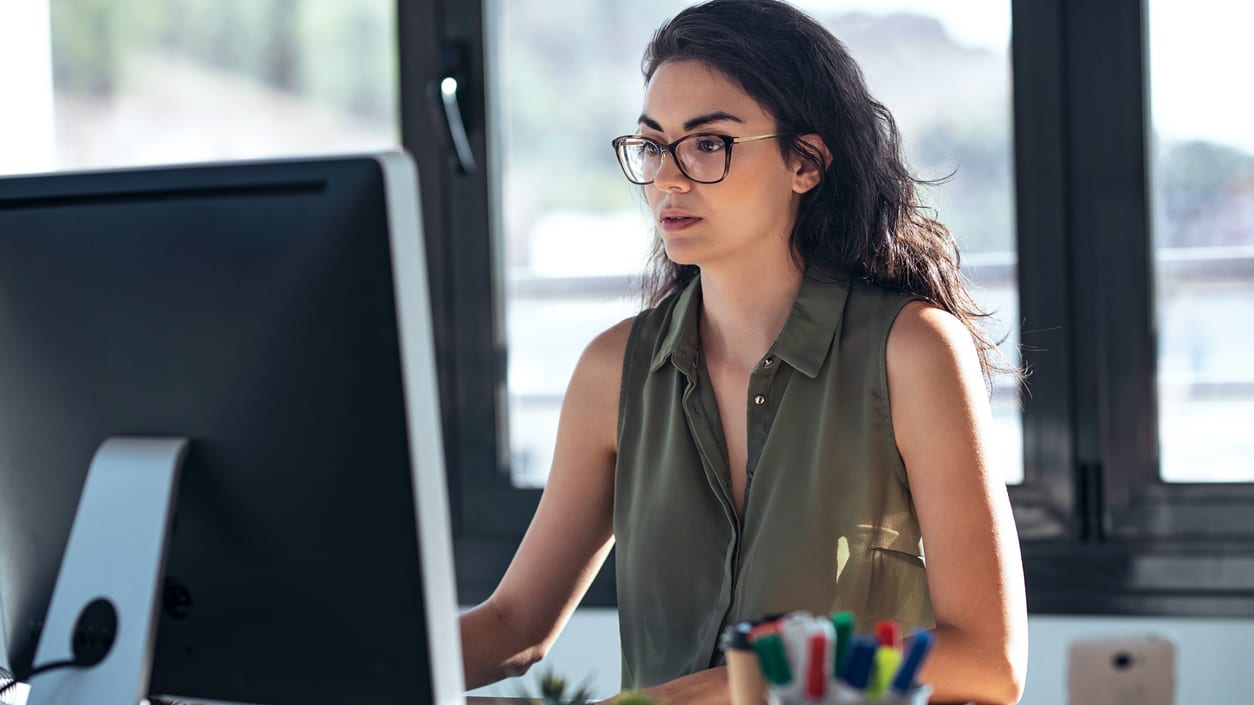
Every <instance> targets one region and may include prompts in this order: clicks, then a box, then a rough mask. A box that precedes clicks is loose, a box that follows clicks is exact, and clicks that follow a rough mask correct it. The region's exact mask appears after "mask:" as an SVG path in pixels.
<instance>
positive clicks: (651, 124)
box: [636, 110, 744, 132]
mask: <svg viewBox="0 0 1254 705" xmlns="http://www.w3.org/2000/svg"><path fill="white" fill-rule="evenodd" d="M720 120H730V121H731V122H744V120H741V119H740V118H738V117H736V116H735V115H732V114H731V113H727V112H723V111H722V110H719V111H716V112H713V113H706V114H705V115H698V116H697V117H694V118H692V119H691V120H688V121H687V122H685V123H684V132H692V131H693V130H695V129H697V128H698V127H701V126H702V125H707V124H709V123H711V122H718V121H720ZM636 122H637V123H639V124H641V125H644V126H646V127H648V128H650V129H653V130H657V131H658V132H665V130H663V129H662V124H661V123H659V122H658V121H657V120H654V119H653V118H651V117H649V116H648V115H646V114H644V113H641V114H640V119H639V120H637V121H636Z"/></svg>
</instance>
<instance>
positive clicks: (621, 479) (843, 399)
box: [614, 275, 934, 688]
mask: <svg viewBox="0 0 1254 705" xmlns="http://www.w3.org/2000/svg"><path fill="white" fill-rule="evenodd" d="M910 300H911V297H908V296H905V295H902V294H898V293H894V292H891V291H888V290H885V289H881V288H878V287H874V286H871V285H868V284H865V283H863V282H861V281H850V280H849V279H844V278H841V279H834V280H833V279H826V280H824V279H820V278H819V277H817V276H811V275H808V276H807V277H806V278H805V280H804V282H803V284H802V286H801V290H800V292H799V293H798V295H797V299H796V302H795V303H794V305H793V308H792V311H791V313H790V314H789V318H788V320H787V323H786V324H785V325H784V328H783V331H782V332H781V333H780V335H779V338H778V339H777V340H776V341H775V344H774V345H773V346H772V347H771V350H770V351H769V352H768V353H767V354H766V356H765V357H764V358H763V359H762V361H761V362H760V363H759V364H758V366H757V368H756V369H755V370H754V371H753V374H752V376H751V377H750V379H749V390H748V395H749V396H748V419H747V422H748V468H747V470H748V474H749V482H748V489H747V492H746V499H745V510H744V516H743V521H742V520H740V519H738V518H737V515H736V510H735V505H734V503H733V500H732V493H731V482H730V472H731V470H730V469H729V468H728V461H727V449H726V442H725V441H724V438H723V432H722V424H721V423H720V421H719V416H718V407H717V405H716V403H715V400H714V394H713V391H712V390H711V388H710V384H709V381H708V376H707V373H706V370H705V365H704V363H703V362H702V357H701V346H700V341H699V339H698V333H697V330H698V329H697V320H698V316H699V309H700V304H701V282H700V277H698V278H697V279H696V280H694V281H693V282H692V283H691V284H690V285H689V286H688V287H687V288H685V289H684V290H683V291H681V292H679V293H677V294H676V295H674V296H671V297H669V298H667V299H666V300H665V301H663V302H662V303H661V304H660V305H659V306H658V307H656V308H654V309H650V310H648V311H645V312H643V313H641V314H640V315H639V316H638V317H637V319H636V321H635V323H634V324H633V327H632V330H631V335H630V338H629V339H628V343H627V351H626V357H625V359H624V362H623V380H622V393H621V397H620V401H619V414H618V459H617V465H616V468H615V478H614V534H615V539H616V549H615V555H616V563H615V568H616V572H617V587H618V610H619V624H620V630H621V639H622V655H623V687H624V688H642V687H646V686H650V685H654V684H657V683H661V682H665V681H667V680H671V679H673V678H677V677H679V676H683V675H686V674H689V673H693V672H695V671H700V670H704V669H706V668H710V667H712V666H716V665H719V664H720V663H721V662H722V659H721V653H720V652H719V650H718V636H719V633H720V632H721V630H722V628H723V626H724V625H726V624H728V623H731V622H735V621H739V620H742V619H750V618H753V617H757V616H760V615H763V614H768V613H776V612H784V611H789V610H796V609H801V610H807V611H810V612H813V613H816V614H826V613H829V612H832V611H835V610H849V611H851V612H853V613H854V616H855V619H856V620H857V625H858V630H859V631H870V630H871V628H872V626H873V624H874V622H875V621H877V620H880V619H896V620H897V621H899V622H900V623H902V625H903V626H904V627H905V628H906V629H912V628H914V627H925V628H931V627H933V626H934V621H933V617H932V608H931V600H930V597H929V595H928V589H927V576H926V573H925V570H924V560H923V547H922V540H921V536H920V532H919V524H918V520H917V518H916V516H915V512H914V505H913V503H912V502H911V497H910V488H909V485H908V483H907V480H906V471H905V466H904V464H903V463H902V460H901V456H900V455H899V454H898V452H897V446H896V442H895V441H894V438H893V430H892V418H891V416H890V414H889V408H888V380H887V376H886V374H885V364H884V351H885V345H886V343H887V340H888V331H889V329H890V328H891V326H892V323H893V320H894V318H895V317H896V316H897V314H898V312H899V311H900V310H901V308H902V307H903V306H904V305H905V304H906V303H907V302H908V301H910ZM736 471H737V472H744V469H736Z"/></svg>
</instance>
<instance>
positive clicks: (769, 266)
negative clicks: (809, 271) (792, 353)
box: [700, 258, 805, 370]
mask: <svg viewBox="0 0 1254 705" xmlns="http://www.w3.org/2000/svg"><path fill="white" fill-rule="evenodd" d="M804 276H805V275H804V273H803V272H802V271H801V270H800V269H798V268H797V266H796V265H795V264H794V263H793V262H792V259H791V258H785V259H784V260H783V261H780V262H772V261H771V260H765V261H763V262H757V263H754V264H753V265H752V266H748V267H744V268H740V269H738V270H737V271H729V270H727V269H721V268H713V267H711V268H703V269H702V270H701V298H702V303H701V320H700V333H701V347H702V350H703V351H704V355H705V356H706V359H707V361H708V360H714V361H716V362H720V363H726V364H731V365H734V366H735V367H737V368H740V369H744V370H749V369H752V368H753V366H754V365H756V364H757V363H758V362H759V361H760V360H761V359H762V357H763V356H765V355H766V352H767V351H768V350H770V348H771V345H772V344H773V343H774V342H775V339H776V338H777V337H779V332H780V330H781V329H783V327H784V323H785V322H786V321H787V320H788V314H789V313H790V312H791V311H792V305H793V302H794V301H796V299H797V292H798V290H800V289H801V280H802V279H803V278H804Z"/></svg>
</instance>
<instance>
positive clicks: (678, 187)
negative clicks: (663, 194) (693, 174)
mask: <svg viewBox="0 0 1254 705" xmlns="http://www.w3.org/2000/svg"><path fill="white" fill-rule="evenodd" d="M653 185H654V186H655V187H657V188H658V189H659V190H661V191H676V192H680V193H683V192H685V191H687V190H688V189H690V188H692V182H691V181H689V180H688V177H686V176H684V174H683V172H682V171H680V170H679V165H678V164H676V163H675V155H674V154H672V153H671V152H663V153H662V157H661V161H660V162H659V164H658V168H657V174H656V175H654V177H653Z"/></svg>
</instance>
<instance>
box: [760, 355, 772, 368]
mask: <svg viewBox="0 0 1254 705" xmlns="http://www.w3.org/2000/svg"><path fill="white" fill-rule="evenodd" d="M773 364H775V358H773V357H768V358H766V359H765V360H763V361H762V366H763V367H770V366H771V365H773Z"/></svg>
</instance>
